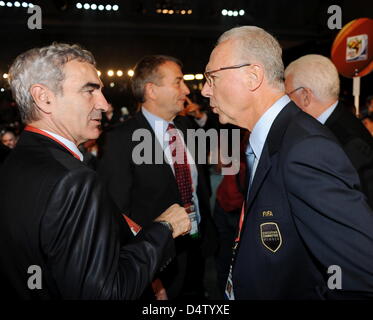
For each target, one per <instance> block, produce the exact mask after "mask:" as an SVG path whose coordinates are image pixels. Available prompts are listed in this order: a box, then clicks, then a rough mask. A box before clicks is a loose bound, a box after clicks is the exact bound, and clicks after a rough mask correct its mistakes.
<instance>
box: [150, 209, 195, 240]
mask: <svg viewBox="0 0 373 320" xmlns="http://www.w3.org/2000/svg"><path fill="white" fill-rule="evenodd" d="M155 221H167V222H169V223H171V225H172V228H173V229H174V232H173V233H172V237H173V238H176V237H178V236H180V235H184V234H187V233H188V232H189V231H190V229H191V228H192V225H191V223H190V219H189V216H188V214H187V213H186V211H185V209H184V208H183V207H180V206H179V205H178V204H173V205H172V206H171V207H169V208H168V209H167V210H166V211H165V212H163V213H162V214H161V215H160V216H159V217H158V218H157V219H155Z"/></svg>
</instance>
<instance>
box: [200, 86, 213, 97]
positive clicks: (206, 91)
mask: <svg viewBox="0 0 373 320" xmlns="http://www.w3.org/2000/svg"><path fill="white" fill-rule="evenodd" d="M211 92H212V90H211V87H210V86H209V85H208V84H207V82H205V84H204V85H203V88H202V91H201V94H202V95H203V96H204V97H206V98H210V97H211V95H212V94H211Z"/></svg>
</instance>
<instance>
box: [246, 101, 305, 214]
mask: <svg viewBox="0 0 373 320" xmlns="http://www.w3.org/2000/svg"><path fill="white" fill-rule="evenodd" d="M298 112H300V109H299V108H298V107H297V106H296V105H295V104H294V103H293V102H289V103H288V104H287V105H286V106H285V107H284V108H283V109H282V110H281V112H280V113H279V114H278V115H277V117H276V118H275V120H274V122H273V124H272V126H271V129H270V130H269V133H268V136H267V139H266V141H265V143H264V146H263V150H262V154H261V156H260V159H259V163H258V167H257V169H256V171H255V176H254V179H253V182H252V184H251V190H250V191H249V198H248V199H247V207H246V213H247V212H248V210H250V208H251V206H252V204H253V203H254V200H255V197H256V195H257V193H258V191H259V189H260V187H261V185H262V184H263V182H264V180H265V178H266V176H267V174H268V172H269V170H270V169H271V166H272V162H271V158H272V156H273V155H274V154H275V153H276V152H277V151H278V150H279V149H280V147H281V144H282V140H283V137H284V134H285V132H286V130H287V128H288V126H289V124H290V121H291V119H292V118H293V117H294V115H295V114H296V113H298Z"/></svg>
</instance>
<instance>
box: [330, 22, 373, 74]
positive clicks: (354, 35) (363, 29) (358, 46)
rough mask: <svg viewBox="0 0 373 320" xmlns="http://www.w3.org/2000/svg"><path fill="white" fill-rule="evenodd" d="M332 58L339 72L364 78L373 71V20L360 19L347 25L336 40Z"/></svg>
mask: <svg viewBox="0 0 373 320" xmlns="http://www.w3.org/2000/svg"><path fill="white" fill-rule="evenodd" d="M331 58H332V61H333V62H334V64H335V65H336V67H337V69H338V72H339V73H340V74H341V75H343V76H345V77H347V78H352V77H362V76H365V75H367V74H368V73H369V72H371V71H372V70H373V20H372V19H369V18H360V19H356V20H352V21H351V22H350V23H348V24H346V25H345V26H344V27H343V28H342V30H341V31H340V32H339V33H338V35H337V37H336V38H335V39H334V42H333V45H332V52H331Z"/></svg>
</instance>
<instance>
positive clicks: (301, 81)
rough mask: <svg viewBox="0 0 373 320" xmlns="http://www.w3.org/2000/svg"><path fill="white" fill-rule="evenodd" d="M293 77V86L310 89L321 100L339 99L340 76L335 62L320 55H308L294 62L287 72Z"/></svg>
mask: <svg viewBox="0 0 373 320" xmlns="http://www.w3.org/2000/svg"><path fill="white" fill-rule="evenodd" d="M289 74H292V76H293V85H294V86H295V87H296V88H298V87H304V88H309V89H311V90H312V92H313V94H314V95H315V96H316V97H317V98H318V99H319V100H320V101H325V100H328V99H330V98H333V99H338V96H339V75H338V71H337V68H336V67H335V65H334V64H333V62H332V61H331V60H330V59H328V58H327V57H324V56H321V55H318V54H308V55H305V56H303V57H300V58H299V59H297V60H294V61H293V62H292V63H290V64H289V65H288V67H287V68H286V70H285V77H287V76H288V75H289Z"/></svg>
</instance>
